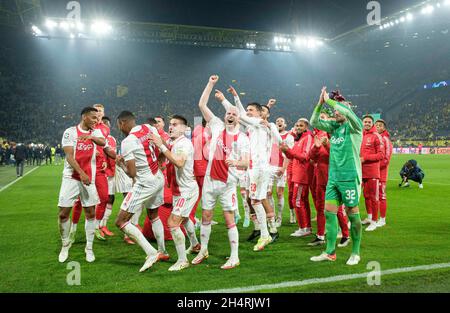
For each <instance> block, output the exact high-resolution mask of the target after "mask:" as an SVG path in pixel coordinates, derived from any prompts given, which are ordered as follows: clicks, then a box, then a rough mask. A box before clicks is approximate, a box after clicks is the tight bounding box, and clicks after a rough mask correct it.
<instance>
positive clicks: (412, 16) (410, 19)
mask: <svg viewBox="0 0 450 313" xmlns="http://www.w3.org/2000/svg"><path fill="white" fill-rule="evenodd" d="M406 19H407V20H408V21H412V20H413V19H414V15H412V14H411V13H408V14H406Z"/></svg>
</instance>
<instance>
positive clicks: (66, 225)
mask: <svg viewBox="0 0 450 313" xmlns="http://www.w3.org/2000/svg"><path fill="white" fill-rule="evenodd" d="M58 225H59V234H60V235H61V242H62V245H63V246H67V245H68V244H69V233H70V218H69V219H67V221H65V222H61V220H60V219H58ZM75 225H76V224H75Z"/></svg>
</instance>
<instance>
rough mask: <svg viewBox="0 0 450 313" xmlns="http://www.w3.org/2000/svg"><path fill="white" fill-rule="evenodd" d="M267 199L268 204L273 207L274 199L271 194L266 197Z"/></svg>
mask: <svg viewBox="0 0 450 313" xmlns="http://www.w3.org/2000/svg"><path fill="white" fill-rule="evenodd" d="M267 198H268V200H269V204H270V206H271V207H272V208H274V207H275V200H274V199H273V194H271V195H270V197H267Z"/></svg>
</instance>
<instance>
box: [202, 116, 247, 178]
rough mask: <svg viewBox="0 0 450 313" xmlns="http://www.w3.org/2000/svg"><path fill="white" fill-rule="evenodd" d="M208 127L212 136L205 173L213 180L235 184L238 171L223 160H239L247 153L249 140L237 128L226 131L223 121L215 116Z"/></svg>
mask: <svg viewBox="0 0 450 313" xmlns="http://www.w3.org/2000/svg"><path fill="white" fill-rule="evenodd" d="M209 127H210V129H211V134H212V138H211V143H210V150H209V158H208V159H209V162H208V167H207V169H206V175H207V176H210V177H211V178H212V179H213V180H219V181H221V182H224V183H226V184H228V183H233V184H237V183H238V181H239V176H238V175H239V174H240V173H238V171H237V169H236V168H235V167H229V166H228V165H227V164H226V163H225V161H226V160H235V161H239V160H242V158H243V156H244V155H245V154H247V155H249V153H250V141H249V139H248V137H247V136H246V135H245V134H244V133H242V132H240V131H239V130H237V131H236V132H235V133H231V132H227V131H226V129H225V123H224V122H223V121H221V120H220V119H219V118H218V117H216V116H215V117H214V118H212V119H211V120H210V121H209Z"/></svg>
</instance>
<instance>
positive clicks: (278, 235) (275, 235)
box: [269, 232, 280, 242]
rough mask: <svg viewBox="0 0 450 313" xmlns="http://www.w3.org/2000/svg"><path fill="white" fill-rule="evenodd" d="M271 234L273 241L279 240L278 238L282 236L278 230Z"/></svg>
mask: <svg viewBox="0 0 450 313" xmlns="http://www.w3.org/2000/svg"><path fill="white" fill-rule="evenodd" d="M269 235H270V237H272V242H275V241H277V240H278V238H280V234H279V233H278V232H276V233H270V234H269Z"/></svg>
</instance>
